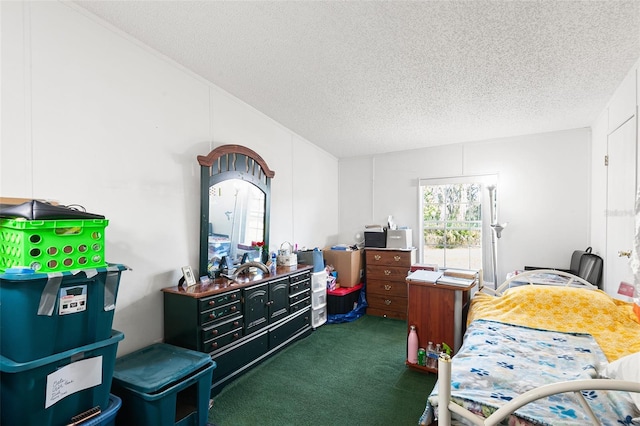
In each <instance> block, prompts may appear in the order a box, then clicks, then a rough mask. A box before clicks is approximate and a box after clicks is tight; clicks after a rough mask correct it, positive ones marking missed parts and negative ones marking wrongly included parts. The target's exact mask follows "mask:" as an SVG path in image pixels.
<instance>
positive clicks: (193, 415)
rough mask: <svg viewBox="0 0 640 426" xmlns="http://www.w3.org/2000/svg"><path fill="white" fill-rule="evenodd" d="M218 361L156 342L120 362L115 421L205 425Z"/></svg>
mask: <svg viewBox="0 0 640 426" xmlns="http://www.w3.org/2000/svg"><path fill="white" fill-rule="evenodd" d="M215 367H216V363H215V362H214V361H213V360H212V359H211V357H210V356H209V355H208V354H206V353H202V352H197V351H192V350H189V349H184V348H180V347H177V346H173V345H168V344H165V343H157V344H154V345H151V346H148V347H146V348H142V349H140V350H139V351H136V352H133V353H131V354H129V355H125V356H123V357H121V358H118V359H117V360H116V366H115V370H114V373H113V387H112V390H111V392H112V393H113V394H115V395H117V396H119V397H120V398H121V399H122V407H121V409H120V412H119V413H118V417H117V418H116V424H122V425H134V424H135V425H154V426H169V425H179V426H206V424H207V417H208V414H209V397H210V393H211V382H212V380H213V370H214V368H215Z"/></svg>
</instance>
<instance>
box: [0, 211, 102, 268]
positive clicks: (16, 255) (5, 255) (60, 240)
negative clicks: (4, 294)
mask: <svg viewBox="0 0 640 426" xmlns="http://www.w3.org/2000/svg"><path fill="white" fill-rule="evenodd" d="M108 224H109V221H108V220H107V219H84V220H81V219H61V220H26V219H22V218H18V219H2V218H0V272H1V271H5V270H6V269H8V268H14V267H26V268H30V269H33V270H34V271H38V272H63V271H73V270H77V269H90V268H99V267H104V266H107V262H106V260H105V255H104V245H105V237H104V230H105V227H106V226H107V225H108Z"/></svg>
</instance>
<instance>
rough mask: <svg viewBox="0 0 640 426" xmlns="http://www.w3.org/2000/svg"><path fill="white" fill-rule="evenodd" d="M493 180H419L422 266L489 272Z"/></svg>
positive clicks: (480, 177)
mask: <svg viewBox="0 0 640 426" xmlns="http://www.w3.org/2000/svg"><path fill="white" fill-rule="evenodd" d="M494 181H495V177H493V176H491V177H487V176H479V177H470V178H449V179H437V180H436V179H421V180H420V201H421V202H420V218H421V219H420V224H421V235H422V238H421V241H420V252H421V262H423V263H427V264H437V265H438V266H439V267H441V268H463V269H479V270H480V269H482V270H491V266H490V263H488V264H487V265H486V266H485V265H483V261H484V260H485V259H486V260H489V262H490V258H491V256H490V241H491V240H490V227H489V225H490V221H491V217H490V216H491V215H490V213H489V211H490V209H489V204H488V201H489V193H488V190H487V189H486V188H487V185H489V184H493V182H494Z"/></svg>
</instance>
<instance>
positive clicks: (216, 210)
mask: <svg viewBox="0 0 640 426" xmlns="http://www.w3.org/2000/svg"><path fill="white" fill-rule="evenodd" d="M198 163H199V164H200V262H199V265H198V266H199V273H200V276H203V275H204V274H207V275H209V276H210V277H214V276H219V274H220V272H221V269H223V268H225V267H226V268H227V269H233V267H234V265H237V264H238V263H239V262H241V261H242V260H245V261H256V260H258V261H260V260H264V259H265V257H268V256H267V255H268V253H267V251H266V250H265V251H264V256H263V258H262V259H260V253H259V251H258V250H255V249H253V248H252V247H255V246H257V245H258V244H255V245H254V244H252V243H253V242H255V243H260V244H264V246H265V247H268V246H269V205H270V203H271V179H273V177H274V176H275V172H274V171H273V170H271V169H270V168H269V166H267V163H266V162H265V161H264V159H263V158H262V157H261V156H260V155H258V153H256V152H255V151H253V150H251V149H249V148H247V147H245V146H242V145H221V146H219V147H217V148H215V149H214V150H213V151H211V152H210V153H209V154H207V155H198ZM223 263H224V264H223Z"/></svg>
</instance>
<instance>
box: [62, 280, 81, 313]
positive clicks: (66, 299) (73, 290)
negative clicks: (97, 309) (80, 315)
mask: <svg viewBox="0 0 640 426" xmlns="http://www.w3.org/2000/svg"><path fill="white" fill-rule="evenodd" d="M86 310H87V286H86V285H79V286H76V287H66V288H61V289H60V303H59V307H58V315H67V314H75V313H77V312H83V311H86Z"/></svg>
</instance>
